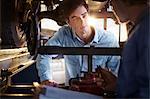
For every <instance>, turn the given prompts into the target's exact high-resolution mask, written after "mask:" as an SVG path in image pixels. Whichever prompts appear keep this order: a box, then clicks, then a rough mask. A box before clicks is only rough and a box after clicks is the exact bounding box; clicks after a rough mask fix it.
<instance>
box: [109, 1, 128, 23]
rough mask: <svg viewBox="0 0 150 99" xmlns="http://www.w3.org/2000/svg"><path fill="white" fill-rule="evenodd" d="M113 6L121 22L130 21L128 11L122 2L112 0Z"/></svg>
mask: <svg viewBox="0 0 150 99" xmlns="http://www.w3.org/2000/svg"><path fill="white" fill-rule="evenodd" d="M111 4H112V6H113V9H114V14H115V16H116V18H117V20H118V21H119V22H121V23H124V22H127V21H129V16H128V13H127V10H128V9H127V7H126V6H125V4H124V3H123V2H122V1H121V0H111Z"/></svg>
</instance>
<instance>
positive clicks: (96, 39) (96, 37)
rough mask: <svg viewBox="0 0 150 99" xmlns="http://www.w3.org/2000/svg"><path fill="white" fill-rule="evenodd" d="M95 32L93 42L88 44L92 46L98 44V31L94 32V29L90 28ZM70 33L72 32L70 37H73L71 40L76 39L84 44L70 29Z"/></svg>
mask: <svg viewBox="0 0 150 99" xmlns="http://www.w3.org/2000/svg"><path fill="white" fill-rule="evenodd" d="M92 28H93V29H94V31H95V35H94V38H93V40H92V41H91V42H90V44H93V43H98V33H97V32H98V31H97V30H96V27H92ZM71 31H72V36H73V39H78V40H79V41H80V42H82V43H84V41H83V40H81V39H80V38H79V37H78V36H77V35H76V33H75V31H74V30H73V29H72V28H71Z"/></svg>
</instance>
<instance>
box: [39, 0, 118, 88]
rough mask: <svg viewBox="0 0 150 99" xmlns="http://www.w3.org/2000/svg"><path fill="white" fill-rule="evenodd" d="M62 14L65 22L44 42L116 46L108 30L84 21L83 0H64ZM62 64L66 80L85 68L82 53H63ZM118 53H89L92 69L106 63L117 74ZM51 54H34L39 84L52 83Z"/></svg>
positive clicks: (50, 44) (84, 57)
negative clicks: (115, 54)
mask: <svg viewBox="0 0 150 99" xmlns="http://www.w3.org/2000/svg"><path fill="white" fill-rule="evenodd" d="M63 6H64V13H63V14H64V17H65V20H66V23H67V24H68V25H66V26H63V27H62V28H61V29H60V30H59V31H58V32H56V33H55V35H54V36H53V37H52V38H51V39H50V40H49V41H48V42H47V45H48V46H54V45H55V46H61V47H89V46H90V45H94V46H95V47H119V45H118V42H117V40H116V39H115V37H114V35H113V34H112V33H109V32H106V31H104V30H100V29H99V28H97V27H91V26H90V25H89V24H88V5H87V4H86V2H85V1H84V0H64V1H63ZM64 58H65V65H66V78H67V79H66V82H68V80H69V79H70V78H75V77H76V76H77V75H80V71H87V61H84V60H86V56H83V57H82V56H81V55H75V56H73V55H64ZM119 61H120V60H119V57H118V56H93V69H95V68H96V67H97V66H101V67H102V68H105V67H108V68H109V69H110V70H111V71H112V73H113V74H115V75H117V71H118V66H119ZM50 62H51V56H50V55H39V56H38V57H37V69H38V73H39V76H40V80H41V83H42V84H46V85H54V84H55V81H52V80H51V79H52V76H51V70H52V69H51V66H50V65H51V64H50Z"/></svg>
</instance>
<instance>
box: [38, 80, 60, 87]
mask: <svg viewBox="0 0 150 99" xmlns="http://www.w3.org/2000/svg"><path fill="white" fill-rule="evenodd" d="M41 85H47V86H53V87H58V84H57V82H55V81H54V80H44V81H42V82H41Z"/></svg>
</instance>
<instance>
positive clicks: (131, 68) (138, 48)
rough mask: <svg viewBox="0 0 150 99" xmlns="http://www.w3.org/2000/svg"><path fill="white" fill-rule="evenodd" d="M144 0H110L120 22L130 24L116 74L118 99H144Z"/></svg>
mask: <svg viewBox="0 0 150 99" xmlns="http://www.w3.org/2000/svg"><path fill="white" fill-rule="evenodd" d="M148 2H149V1H148V0H112V1H111V3H112V5H113V8H114V10H115V13H116V15H117V16H118V18H119V20H120V22H129V21H130V22H131V23H132V24H134V26H133V29H132V30H131V33H130V34H131V35H130V37H129V39H128V41H127V43H126V44H125V47H124V50H123V55H122V64H121V66H120V68H119V73H118V88H117V94H118V97H119V98H127V97H128V98H132V97H134V98H148V97H150V95H149V88H150V87H149V80H150V72H149V68H150V29H149V27H150V25H149V22H150V19H149V5H148Z"/></svg>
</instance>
